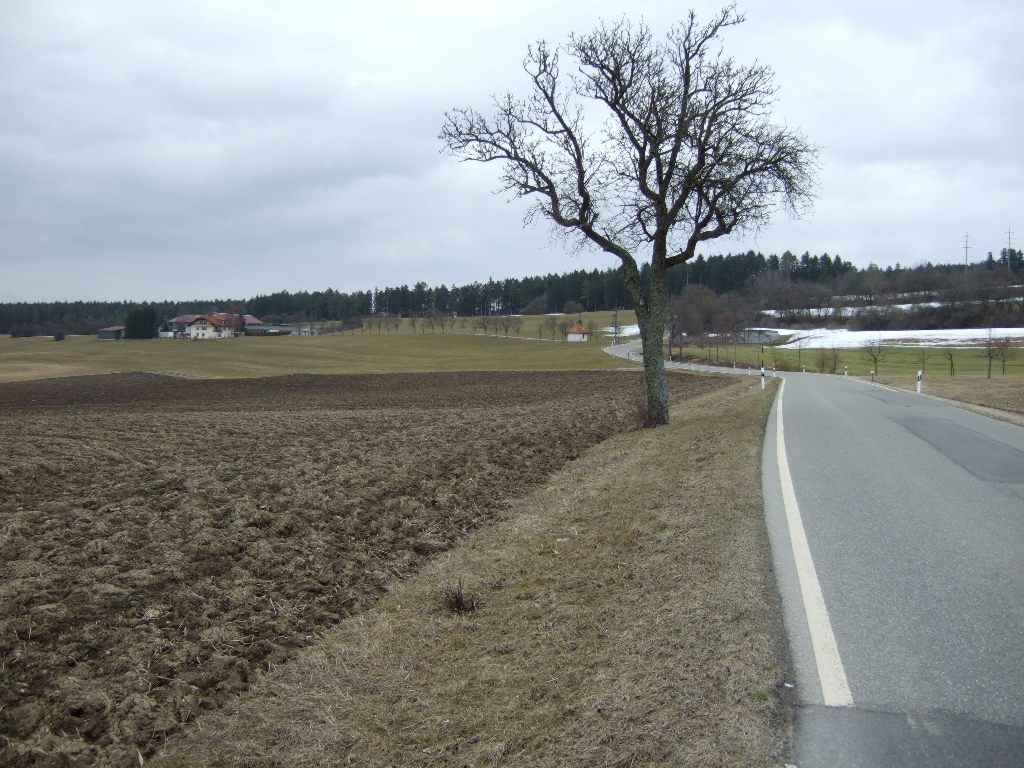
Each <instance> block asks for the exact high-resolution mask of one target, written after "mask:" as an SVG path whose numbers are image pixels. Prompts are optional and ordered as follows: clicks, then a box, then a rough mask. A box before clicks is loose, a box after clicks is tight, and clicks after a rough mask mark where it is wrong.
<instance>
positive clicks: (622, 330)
mask: <svg viewBox="0 0 1024 768" xmlns="http://www.w3.org/2000/svg"><path fill="white" fill-rule="evenodd" d="M604 332H605V333H606V334H607V335H608V336H614V335H615V328H613V327H612V326H608V327H607V328H605V329H604ZM639 335H640V326H639V325H620V326H619V338H620V339H625V338H627V337H629V336H639Z"/></svg>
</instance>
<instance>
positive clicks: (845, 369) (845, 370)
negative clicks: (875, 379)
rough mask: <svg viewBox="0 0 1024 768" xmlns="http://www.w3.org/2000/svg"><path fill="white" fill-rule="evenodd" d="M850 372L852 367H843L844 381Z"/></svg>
mask: <svg viewBox="0 0 1024 768" xmlns="http://www.w3.org/2000/svg"><path fill="white" fill-rule="evenodd" d="M849 370H850V366H848V365H844V366H843V378H844V379H845V378H846V374H847V373H848V372H849Z"/></svg>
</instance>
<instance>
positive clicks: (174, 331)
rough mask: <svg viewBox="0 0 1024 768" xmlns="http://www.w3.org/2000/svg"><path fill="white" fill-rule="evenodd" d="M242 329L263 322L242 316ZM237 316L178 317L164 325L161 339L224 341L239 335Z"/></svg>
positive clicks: (217, 314)
mask: <svg viewBox="0 0 1024 768" xmlns="http://www.w3.org/2000/svg"><path fill="white" fill-rule="evenodd" d="M242 317H243V320H244V327H245V328H250V327H254V326H255V327H259V326H262V325H263V321H262V320H260V319H259V318H258V317H253V316H252V315H243V316H242ZM241 325H242V324H241V323H239V320H238V315H236V314H233V313H231V312H208V313H206V314H205V315H178V316H177V317H173V318H171V319H170V320H168V321H167V322H166V323H164V330H161V332H160V337H161V338H173V339H226V338H231V337H232V336H237V335H238V334H239V332H240V331H239V326H241Z"/></svg>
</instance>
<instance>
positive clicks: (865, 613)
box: [620, 350, 1024, 768]
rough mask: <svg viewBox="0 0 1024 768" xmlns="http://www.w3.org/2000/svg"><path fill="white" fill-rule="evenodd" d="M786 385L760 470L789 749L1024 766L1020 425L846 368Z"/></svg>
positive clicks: (929, 762)
mask: <svg viewBox="0 0 1024 768" xmlns="http://www.w3.org/2000/svg"><path fill="white" fill-rule="evenodd" d="M620 354H621V350H620ZM784 381H785V385H784V388H783V390H782V394H781V398H779V399H777V400H776V403H775V407H774V408H773V411H772V415H771V417H770V419H769V424H768V430H767V434H766V438H765V445H764V459H763V467H762V483H763V490H764V496H765V513H766V517H767V521H768V528H769V535H770V538H771V542H772V549H773V554H774V559H775V565H776V572H777V576H778V581H779V588H780V592H781V593H782V598H783V604H784V608H785V620H786V628H787V632H788V634H789V637H790V649H791V653H792V657H793V666H794V671H795V676H796V680H795V683H796V692H797V695H798V698H799V701H800V707H799V709H798V712H797V719H796V729H795V733H794V743H793V746H794V750H793V758H794V762H795V763H796V765H797V766H798V768H825V767H827V768H846V767H850V768H852V767H854V766H856V767H857V768H860V767H861V766H864V767H867V766H929V768H932V767H942V766H1024V428H1021V427H1018V426H1014V425H1011V424H1007V423H1005V422H1001V421H996V420H993V419H990V418H987V417H984V416H980V415H977V414H975V413H972V412H969V411H965V410H963V409H960V408H956V407H953V406H950V405H948V404H945V403H941V402H938V401H935V400H932V399H930V398H927V397H922V396H919V395H915V394H912V393H904V392H896V391H893V390H889V389H886V388H882V387H878V386H873V385H871V384H868V383H865V382H861V381H857V380H854V379H846V378H843V377H841V376H822V375H817V374H785V375H784ZM780 408H781V416H782V419H781V424H782V425H784V426H783V430H782V431H783V437H784V440H783V442H782V445H783V446H784V448H783V450H784V453H785V456H784V459H785V460H784V462H783V464H784V465H788V476H789V478H790V479H791V482H792V486H791V489H792V491H791V493H789V494H788V499H789V503H790V506H791V507H795V508H796V511H795V512H794V510H793V509H787V503H786V494H784V491H783V488H784V486H785V485H786V484H787V481H786V478H785V473H780V458H782V457H780V450H779V439H778V437H779V435H778V430H779V426H780V419H779V409H780ZM794 518H796V519H797V521H798V522H797V528H794V525H793V521H794ZM794 541H795V542H796V544H797V546H796V547H794ZM804 541H805V542H806V547H804V544H803V542H804ZM801 551H803V554H801ZM810 582H816V587H815V584H814V583H810ZM809 583H810V584H809ZM815 589H817V592H815ZM808 606H810V607H808Z"/></svg>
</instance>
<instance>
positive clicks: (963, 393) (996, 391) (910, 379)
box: [878, 375, 1024, 425]
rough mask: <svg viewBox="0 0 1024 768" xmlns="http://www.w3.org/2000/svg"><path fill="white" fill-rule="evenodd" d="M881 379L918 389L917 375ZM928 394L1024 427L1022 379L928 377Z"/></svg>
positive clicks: (883, 381)
mask: <svg viewBox="0 0 1024 768" xmlns="http://www.w3.org/2000/svg"><path fill="white" fill-rule="evenodd" d="M878 380H879V382H880V383H882V384H886V385H887V386H890V387H898V388H899V389H906V390H909V391H911V392H912V391H914V390H915V389H916V388H917V376H916V375H905V376H881V377H879V379H878ZM924 391H925V393H926V394H928V395H931V396H933V397H939V398H942V399H944V400H952V401H954V402H956V403H957V404H958V405H962V406H964V407H965V408H968V409H969V410H974V411H977V412H979V413H982V414H984V415H986V416H991V417H993V418H997V419H1003V420H1004V421H1010V422H1013V423H1014V424H1022V425H1024V380H1022V379H1021V377H1020V376H1013V377H1004V376H999V377H998V378H996V377H995V375H993V378H991V379H988V378H985V377H984V376H926V377H925V381H924Z"/></svg>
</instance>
